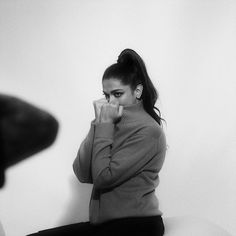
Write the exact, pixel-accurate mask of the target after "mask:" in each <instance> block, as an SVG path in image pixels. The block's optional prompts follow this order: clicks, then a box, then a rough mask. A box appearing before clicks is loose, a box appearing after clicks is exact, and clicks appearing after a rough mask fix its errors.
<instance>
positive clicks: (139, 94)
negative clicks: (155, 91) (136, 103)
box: [135, 84, 143, 100]
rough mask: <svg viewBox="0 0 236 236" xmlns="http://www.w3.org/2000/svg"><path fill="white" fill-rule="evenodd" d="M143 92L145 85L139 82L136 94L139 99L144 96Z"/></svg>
mask: <svg viewBox="0 0 236 236" xmlns="http://www.w3.org/2000/svg"><path fill="white" fill-rule="evenodd" d="M142 92H143V85H142V84H138V85H137V87H136V89H135V95H136V98H137V99H138V100H140V99H141V96H142Z"/></svg>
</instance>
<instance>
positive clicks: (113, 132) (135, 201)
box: [73, 102, 166, 224]
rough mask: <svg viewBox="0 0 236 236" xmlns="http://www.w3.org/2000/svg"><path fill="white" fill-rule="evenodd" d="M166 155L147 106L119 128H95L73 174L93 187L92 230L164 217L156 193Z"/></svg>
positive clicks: (127, 115) (128, 113) (129, 113)
mask: <svg viewBox="0 0 236 236" xmlns="http://www.w3.org/2000/svg"><path fill="white" fill-rule="evenodd" d="M165 153H166V139H165V135H164V132H163V130H162V128H161V127H160V126H159V125H158V123H157V122H156V121H155V120H154V119H153V118H152V117H151V116H150V115H149V114H148V113H147V112H146V111H145V110H144V108H143V105H142V103H141V102H140V103H138V104H135V105H130V106H126V107H124V111H123V115H122V118H121V120H120V121H119V122H118V123H117V124H110V123H94V122H92V123H91V128H90V131H89V133H88V135H87V137H86V138H85V140H84V141H83V142H82V144H81V146H80V148H79V151H78V154H77V157H76V159H75V161H74V163H73V169H74V172H75V174H76V176H77V177H78V179H79V180H80V182H82V183H92V184H93V191H92V195H91V200H90V207H89V216H90V222H91V223H92V224H99V223H103V222H105V221H108V220H112V219H118V218H124V217H139V216H140V217H144V216H156V215H161V214H162V212H161V211H160V210H159V203H158V199H157V198H156V195H155V188H156V187H157V186H158V184H159V175H158V173H159V171H160V169H161V167H162V165H163V161H164V158H165Z"/></svg>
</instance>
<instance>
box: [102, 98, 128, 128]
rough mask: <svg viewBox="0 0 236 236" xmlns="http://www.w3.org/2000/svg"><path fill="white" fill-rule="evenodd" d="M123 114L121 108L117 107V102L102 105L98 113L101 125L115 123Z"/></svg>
mask: <svg viewBox="0 0 236 236" xmlns="http://www.w3.org/2000/svg"><path fill="white" fill-rule="evenodd" d="M122 113H123V106H119V103H118V102H111V103H106V104H103V106H102V107H101V113H100V122H101V123H115V122H116V121H117V120H118V119H119V118H120V117H121V116H122Z"/></svg>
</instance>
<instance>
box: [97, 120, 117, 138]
mask: <svg viewBox="0 0 236 236" xmlns="http://www.w3.org/2000/svg"><path fill="white" fill-rule="evenodd" d="M113 134H114V124H112V123H97V124H95V135H94V137H95V138H108V139H113Z"/></svg>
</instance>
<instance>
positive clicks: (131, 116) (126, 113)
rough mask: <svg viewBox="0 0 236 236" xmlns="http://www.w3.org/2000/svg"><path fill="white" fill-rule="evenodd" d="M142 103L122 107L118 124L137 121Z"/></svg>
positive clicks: (141, 110) (142, 109)
mask: <svg viewBox="0 0 236 236" xmlns="http://www.w3.org/2000/svg"><path fill="white" fill-rule="evenodd" d="M143 112H145V111H144V108H143V102H142V101H139V102H138V103H136V104H132V105H127V106H124V110H123V114H122V117H121V120H120V121H119V122H118V123H119V124H123V123H128V122H134V121H136V120H137V119H138V117H139V115H140V113H143Z"/></svg>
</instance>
